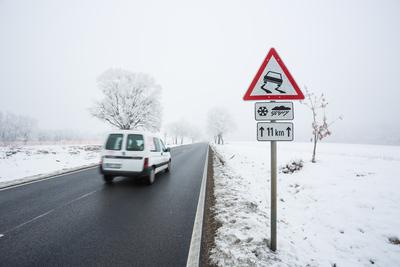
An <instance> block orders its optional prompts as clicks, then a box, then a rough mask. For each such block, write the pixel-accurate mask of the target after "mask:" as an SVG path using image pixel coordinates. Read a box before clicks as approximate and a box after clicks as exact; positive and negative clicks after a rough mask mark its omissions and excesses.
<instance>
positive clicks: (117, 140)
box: [106, 134, 123, 150]
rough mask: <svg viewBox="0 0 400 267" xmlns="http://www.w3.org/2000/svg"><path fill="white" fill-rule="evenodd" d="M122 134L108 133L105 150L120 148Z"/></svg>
mask: <svg viewBox="0 0 400 267" xmlns="http://www.w3.org/2000/svg"><path fill="white" fill-rule="evenodd" d="M122 139H123V135H122V134H110V135H109V136H108V139H107V143H106V149H107V150H121V147H122Z"/></svg>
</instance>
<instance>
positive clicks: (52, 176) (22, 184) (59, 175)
mask: <svg viewBox="0 0 400 267" xmlns="http://www.w3.org/2000/svg"><path fill="white" fill-rule="evenodd" d="M97 167H98V164H96V166H93V167H83V168H82V169H79V170H76V171H70V172H66V173H60V174H55V175H50V176H49V177H47V178H39V179H37V180H32V181H30V182H26V183H21V184H16V185H11V186H7V187H4V188H0V191H5V190H8V189H13V188H16V187H20V186H24V185H29V184H34V183H38V182H43V181H46V180H50V179H54V178H59V177H62V176H65V175H70V174H74V173H78V172H81V171H87V170H91V169H94V168H97Z"/></svg>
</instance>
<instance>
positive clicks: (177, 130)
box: [164, 119, 201, 144]
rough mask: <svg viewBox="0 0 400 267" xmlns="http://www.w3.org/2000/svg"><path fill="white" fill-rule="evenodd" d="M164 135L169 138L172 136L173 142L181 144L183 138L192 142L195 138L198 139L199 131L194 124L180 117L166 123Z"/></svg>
mask: <svg viewBox="0 0 400 267" xmlns="http://www.w3.org/2000/svg"><path fill="white" fill-rule="evenodd" d="M164 136H165V137H166V136H169V137H170V138H172V143H173V144H178V143H180V144H183V141H184V139H185V138H186V139H191V141H192V143H193V142H195V141H196V140H199V139H200V136H201V133H200V131H199V129H198V128H197V127H196V126H194V125H192V124H191V123H189V122H187V121H186V120H184V119H181V120H179V121H176V122H172V123H168V124H167V125H165V127H164ZM165 139H166V138H165Z"/></svg>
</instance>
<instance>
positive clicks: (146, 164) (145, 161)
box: [143, 158, 149, 169]
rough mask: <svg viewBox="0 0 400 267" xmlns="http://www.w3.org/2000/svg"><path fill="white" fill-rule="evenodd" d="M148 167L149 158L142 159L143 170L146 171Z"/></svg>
mask: <svg viewBox="0 0 400 267" xmlns="http://www.w3.org/2000/svg"><path fill="white" fill-rule="evenodd" d="M148 167H149V158H144V164H143V169H147V168H148Z"/></svg>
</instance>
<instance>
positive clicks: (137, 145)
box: [126, 134, 144, 151]
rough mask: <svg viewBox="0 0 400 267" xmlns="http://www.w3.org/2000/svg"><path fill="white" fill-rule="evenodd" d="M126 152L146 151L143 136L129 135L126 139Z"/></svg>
mask: <svg viewBox="0 0 400 267" xmlns="http://www.w3.org/2000/svg"><path fill="white" fill-rule="evenodd" d="M126 150H127V151H143V150H144V139H143V135H141V134H128V138H127V139H126Z"/></svg>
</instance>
